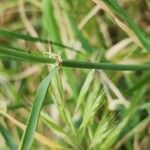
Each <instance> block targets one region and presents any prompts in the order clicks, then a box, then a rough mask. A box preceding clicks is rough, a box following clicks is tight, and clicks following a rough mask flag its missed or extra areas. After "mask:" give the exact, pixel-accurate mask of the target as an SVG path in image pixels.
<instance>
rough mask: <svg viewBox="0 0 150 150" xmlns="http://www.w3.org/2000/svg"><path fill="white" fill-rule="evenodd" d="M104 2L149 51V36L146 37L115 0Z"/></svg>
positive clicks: (105, 0)
mask: <svg viewBox="0 0 150 150" xmlns="http://www.w3.org/2000/svg"><path fill="white" fill-rule="evenodd" d="M104 3H105V4H106V5H107V6H108V7H109V8H111V10H113V11H114V12H115V13H116V15H118V16H119V17H121V18H122V19H123V20H124V21H125V22H126V23H127V24H128V26H129V27H130V29H132V31H133V32H134V33H135V34H136V36H137V37H138V39H139V40H140V42H141V43H142V44H143V46H144V48H145V49H146V50H147V51H150V38H149V37H147V36H146V34H145V33H144V32H143V31H142V30H141V29H140V28H139V27H138V26H137V25H136V24H135V23H134V21H133V19H132V18H130V17H129V16H128V15H127V13H126V12H125V11H124V10H123V9H122V8H121V6H120V5H119V4H118V2H117V1H116V0H104Z"/></svg>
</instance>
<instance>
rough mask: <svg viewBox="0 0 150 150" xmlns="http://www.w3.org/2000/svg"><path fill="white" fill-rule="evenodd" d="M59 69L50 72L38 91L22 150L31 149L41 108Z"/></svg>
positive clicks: (21, 146)
mask: <svg viewBox="0 0 150 150" xmlns="http://www.w3.org/2000/svg"><path fill="white" fill-rule="evenodd" d="M57 69H58V68H57V67H56V66H55V67H53V68H52V69H51V70H50V73H49V75H48V76H47V77H46V78H45V79H44V80H43V81H42V83H41V84H40V86H39V88H38V90H37V94H36V97H35V102H34V104H33V106H32V111H31V115H30V118H29V121H28V124H27V128H26V131H25V132H24V134H23V136H22V140H21V143H20V146H19V149H20V150H28V149H30V148H31V145H32V143H33V138H34V133H35V131H36V128H37V125H38V119H39V115H40V111H41V107H42V104H43V101H44V98H45V95H46V92H47V90H48V87H49V84H50V82H51V79H52V77H53V76H54V75H55V73H56V71H57Z"/></svg>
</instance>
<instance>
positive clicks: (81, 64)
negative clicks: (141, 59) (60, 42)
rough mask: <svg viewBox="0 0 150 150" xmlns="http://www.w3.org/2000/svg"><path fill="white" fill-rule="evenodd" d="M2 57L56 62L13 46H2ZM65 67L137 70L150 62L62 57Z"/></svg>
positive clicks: (144, 67) (147, 66)
mask: <svg viewBox="0 0 150 150" xmlns="http://www.w3.org/2000/svg"><path fill="white" fill-rule="evenodd" d="M0 59H8V60H9V59H10V60H17V61H26V62H34V63H45V64H46V63H55V62H56V60H55V59H54V58H48V57H42V56H39V55H35V54H29V53H25V52H21V51H16V50H14V49H12V48H8V47H4V46H0ZM60 63H61V64H60V65H62V66H63V67H71V68H82V69H102V70H115V71H129V70H130V71H135V70H141V71H143V70H150V64H141V65H140V64H139V65H123V64H111V63H96V62H86V61H76V60H68V59H62V60H61V62H60Z"/></svg>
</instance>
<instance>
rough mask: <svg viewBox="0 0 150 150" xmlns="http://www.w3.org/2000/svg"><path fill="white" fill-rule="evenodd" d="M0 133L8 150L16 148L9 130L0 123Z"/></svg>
mask: <svg viewBox="0 0 150 150" xmlns="http://www.w3.org/2000/svg"><path fill="white" fill-rule="evenodd" d="M0 133H1V134H2V135H3V137H4V139H5V142H6V144H7V146H8V147H9V149H10V150H17V145H16V143H15V142H14V139H13V137H12V136H11V135H10V132H9V131H8V130H7V129H6V128H5V127H4V126H3V125H2V124H1V123H0Z"/></svg>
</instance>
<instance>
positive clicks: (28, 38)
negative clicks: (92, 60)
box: [0, 29, 81, 53]
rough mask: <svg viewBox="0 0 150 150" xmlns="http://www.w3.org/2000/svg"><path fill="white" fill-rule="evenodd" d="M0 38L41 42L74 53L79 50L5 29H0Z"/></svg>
mask: <svg viewBox="0 0 150 150" xmlns="http://www.w3.org/2000/svg"><path fill="white" fill-rule="evenodd" d="M0 37H2V38H8V39H22V40H25V41H30V42H42V43H47V44H52V45H56V46H57V47H62V48H66V49H69V50H72V51H75V52H80V50H77V49H74V48H72V47H69V46H67V45H63V44H61V43H59V42H56V41H51V40H47V39H44V38H39V37H33V36H30V35H26V34H22V33H18V32H13V31H8V30H5V29H0ZM80 53H81V52H80Z"/></svg>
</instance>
